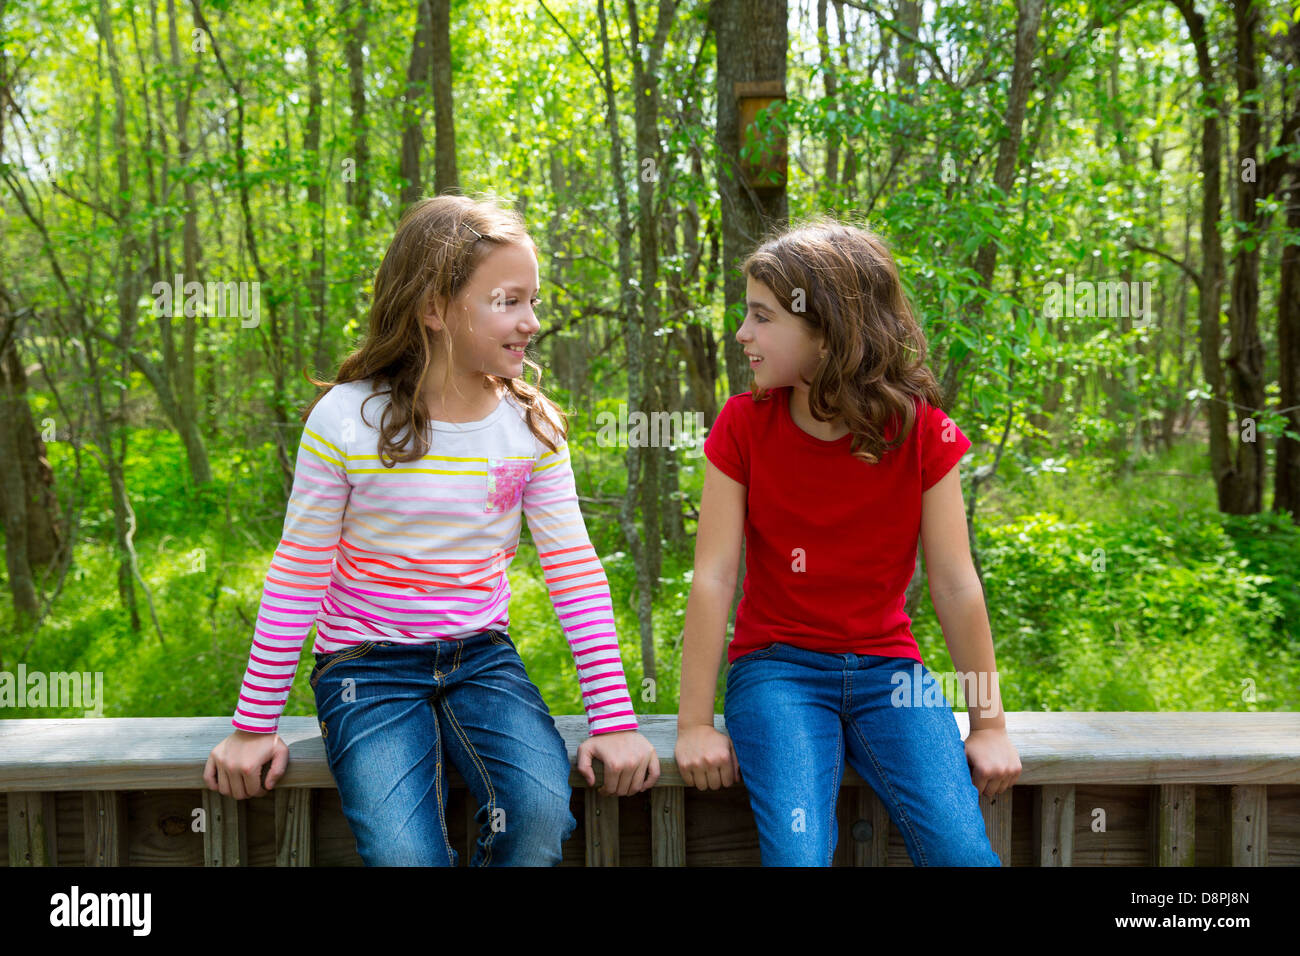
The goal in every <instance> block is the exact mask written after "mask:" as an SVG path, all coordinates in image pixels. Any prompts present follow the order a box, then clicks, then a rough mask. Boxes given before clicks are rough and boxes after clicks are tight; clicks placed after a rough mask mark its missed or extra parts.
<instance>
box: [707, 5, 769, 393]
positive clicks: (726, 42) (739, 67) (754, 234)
mask: <svg viewBox="0 0 1300 956" xmlns="http://www.w3.org/2000/svg"><path fill="white" fill-rule="evenodd" d="M786 6H787V5H786V3H785V0H776V2H773V0H714V2H713V3H711V4H709V27H710V29H712V30H713V35H714V38H715V43H714V45H715V47H716V49H717V57H718V64H717V71H716V73H717V128H716V130H715V134H714V135H715V142H716V146H717V152H718V196H719V200H720V205H721V208H722V274H723V288H724V292H723V299H724V302H725V303H726V316H727V322H726V329H727V331H726V334H725V336H724V339H723V343H724V351H725V355H726V366H727V389H728V391H729V392H730V393H731V394H733V395H735V394H738V393H740V392H743V391H745V390H746V389H747V388H748V387H749V383H750V374H749V363H748V362H747V361H746V360H745V354H744V349H743V348H742V347H741V345H740V343H739V342H737V341H736V334H735V333H736V330H737V329H738V328H739V326H740V323H741V322H742V321H743V316H744V313H745V277H744V276H743V275H742V274H741V272H740V264H741V262H742V261H743V259H744V258H745V256H746V255H748V254H749V253H750V252H752V251H753V250H754V249H755V248H756V247H757V245H758V240H759V238H760V237H761V236H762V235H763V234H764V233H765V232H766V231H767V230H768V229H769V228H771V227H772V226H773V225H775V224H778V223H784V222H786V220H787V219H788V218H789V204H788V201H787V197H786V190H785V189H781V190H779V191H778V190H771V191H764V192H763V194H762V195H759V194H757V193H755V192H754V191H753V190H752V189H750V188H749V187H748V186H747V185H746V184H745V182H744V180H743V177H742V174H741V172H740V142H741V140H740V137H741V129H740V110H739V105H738V103H737V102H736V84H737V83H746V82H757V81H775V82H779V83H781V85H782V86H784V85H785V79H786V49H787V47H788V45H789V42H788V35H787V21H788V19H789V15H788V12H787V9H786Z"/></svg>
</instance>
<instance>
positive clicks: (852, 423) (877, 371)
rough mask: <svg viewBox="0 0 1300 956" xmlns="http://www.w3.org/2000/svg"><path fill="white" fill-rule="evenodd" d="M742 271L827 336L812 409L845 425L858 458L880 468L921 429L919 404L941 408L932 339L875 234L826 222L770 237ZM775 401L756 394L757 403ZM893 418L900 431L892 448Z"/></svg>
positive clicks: (811, 397) (811, 393)
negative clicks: (930, 355)
mask: <svg viewBox="0 0 1300 956" xmlns="http://www.w3.org/2000/svg"><path fill="white" fill-rule="evenodd" d="M743 268H744V272H745V273H746V274H747V275H750V276H752V277H753V278H754V279H756V280H757V281H759V282H762V283H763V284H764V285H766V286H767V287H768V288H769V289H771V290H772V293H773V295H775V296H776V300H777V302H779V303H780V304H781V306H782V307H783V308H784V309H785V310H786V311H788V312H790V313H792V314H794V315H797V316H798V317H799V318H801V319H802V320H803V321H804V322H806V323H807V324H808V326H809V327H810V328H811V329H812V330H813V331H814V332H820V333H821V334H822V335H823V336H824V339H823V341H824V343H825V346H826V353H825V355H823V357H822V359H821V362H820V364H819V365H818V366H817V371H816V372H815V373H814V374H813V377H812V381H810V382H806V383H805V384H806V385H808V410H809V411H810V412H811V413H812V416H813V418H815V419H817V420H818V421H819V422H826V421H831V420H832V419H834V418H836V417H840V418H843V419H844V423H845V424H846V425H848V427H849V431H850V432H852V434H853V441H852V442H851V443H850V449H851V451H852V454H853V456H854V457H856V458H860V459H862V460H863V461H866V462H870V463H871V464H876V463H877V462H879V461H880V458H881V456H882V455H883V454H884V453H885V452H886V451H889V450H890V449H893V448H897V447H898V446H899V445H901V444H902V443H903V442H904V441H905V440H906V438H907V436H908V434H909V433H910V432H911V430H912V426H913V425H914V424H915V422H916V412H917V408H916V404H915V400H916V399H924V400H925V401H926V402H928V403H929V404H930V405H932V406H934V407H936V408H937V407H939V406H940V405H941V404H942V401H943V398H942V393H941V392H940V389H939V383H938V382H937V381H936V380H935V377H934V375H933V373H931V371H930V369H929V367H928V366H927V365H926V362H925V357H926V351H927V347H926V341H925V334H924V333H923V332H922V331H921V327H920V325H919V324H918V323H917V321H916V317H915V315H914V314H913V312H912V307H911V305H910V304H909V303H908V301H907V296H906V294H905V293H904V291H903V284H902V283H901V282H900V281H899V278H898V267H897V266H896V265H895V264H894V257H893V256H892V255H891V254H890V252H889V247H888V246H887V245H886V244H885V242H884V240H883V239H881V238H880V236H878V235H876V233H874V232H872V231H871V230H869V229H863V228H859V227H857V226H851V225H847V224H845V223H841V222H838V221H837V220H835V219H832V218H830V217H827V216H820V217H817V218H815V219H812V220H809V221H807V222H805V223H803V224H801V225H798V226H795V227H792V228H789V229H786V230H783V231H779V232H776V233H774V234H772V235H770V236H768V237H767V238H766V239H765V240H764V242H763V243H762V244H761V245H760V246H759V247H758V248H757V249H756V250H755V251H754V252H753V253H751V254H750V256H749V258H747V259H746V260H745V262H744V266H743ZM796 306H800V307H801V308H796ZM768 397H769V396H768V394H767V389H762V388H757V387H756V388H755V389H754V398H755V399H757V400H764V399H766V398H768ZM891 421H901V422H902V428H901V430H900V431H899V432H898V433H897V435H896V436H895V438H894V440H893V441H890V442H886V441H885V426H886V425H887V424H889V423H890V422H891Z"/></svg>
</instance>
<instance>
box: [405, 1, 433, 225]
mask: <svg viewBox="0 0 1300 956" xmlns="http://www.w3.org/2000/svg"><path fill="white" fill-rule="evenodd" d="M432 16H433V15H432V13H431V11H430V9H429V0H420V2H419V4H418V6H417V9H416V12H415V31H414V34H413V35H412V37H411V59H410V61H409V62H408V64H407V67H406V96H405V98H404V101H403V106H402V154H401V163H402V167H401V170H402V179H403V180H405V184H404V185H403V186H402V205H403V206H409V205H411V203H413V202H415V201H416V200H417V199H419V198H420V196H421V194H422V193H423V192H424V186H423V178H422V174H421V170H422V164H421V155H420V154H421V153H422V152H423V151H424V131H423V116H424V109H423V106H424V98H425V96H426V95H428V92H429V83H430V79H431V75H430V74H431V70H432V67H433V24H432Z"/></svg>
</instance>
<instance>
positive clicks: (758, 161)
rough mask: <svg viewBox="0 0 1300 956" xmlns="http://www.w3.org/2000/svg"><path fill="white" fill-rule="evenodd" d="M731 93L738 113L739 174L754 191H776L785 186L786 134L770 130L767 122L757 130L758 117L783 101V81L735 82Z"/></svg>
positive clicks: (777, 106)
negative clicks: (734, 97) (765, 127)
mask: <svg viewBox="0 0 1300 956" xmlns="http://www.w3.org/2000/svg"><path fill="white" fill-rule="evenodd" d="M735 92H736V106H737V109H738V112H739V114H740V116H739V120H740V148H741V152H742V155H741V160H740V174H741V176H742V177H743V178H744V180H745V183H746V184H747V185H748V186H749V187H750V188H751V189H753V190H754V191H755V192H758V193H763V192H780V191H781V190H783V189H785V177H786V162H787V156H788V153H787V142H786V136H785V133H783V132H776V131H775V130H773V129H772V128H771V125H770V123H769V126H768V128H767V130H766V131H761V130H760V129H759V126H758V117H759V115H760V114H761V113H763V111H764V110H768V109H769V108H771V109H776V108H779V105H780V104H781V103H783V102H784V101H785V84H784V83H782V82H781V81H780V80H761V81H758V82H754V83H737V84H736V86H735ZM746 152H748V153H749V158H748V159H746V158H745V155H744V154H745V153H746Z"/></svg>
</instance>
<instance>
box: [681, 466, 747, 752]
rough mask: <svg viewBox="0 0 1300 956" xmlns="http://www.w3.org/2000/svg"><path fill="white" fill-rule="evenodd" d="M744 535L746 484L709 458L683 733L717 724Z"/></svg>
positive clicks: (688, 626)
mask: <svg viewBox="0 0 1300 956" xmlns="http://www.w3.org/2000/svg"><path fill="white" fill-rule="evenodd" d="M744 534H745V486H744V485H742V484H741V483H740V482H738V481H735V480H734V479H732V478H728V477H727V476H726V475H725V474H724V473H723V472H722V471H721V470H720V469H719V468H718V466H717V465H715V464H713V462H711V461H708V460H707V459H705V470H704V490H703V492H702V493H701V495H700V520H699V524H698V526H697V528H696V532H695V573H694V575H693V577H692V578H691V593H690V596H689V597H688V598H687V599H686V621H685V625H684V631H683V637H682V677H681V691H680V694H681V697H680V706H679V708H678V714H677V728H678V733H680V732H681V729H682V728H683V727H688V726H707V727H712V726H713V697H714V692H715V690H716V688H717V685H718V667H719V665H720V664H721V662H722V648H723V646H724V645H725V644H726V641H727V617H728V616H729V615H730V613H731V600H732V597H733V595H734V594H735V592H736V574H737V572H738V571H739V569H740V548H741V545H742V542H743V540H744Z"/></svg>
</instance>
